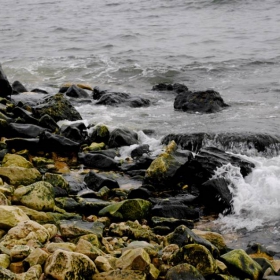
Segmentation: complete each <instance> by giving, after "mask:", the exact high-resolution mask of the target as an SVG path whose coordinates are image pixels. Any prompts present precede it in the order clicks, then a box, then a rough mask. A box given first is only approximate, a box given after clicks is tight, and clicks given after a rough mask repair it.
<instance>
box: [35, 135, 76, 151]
mask: <svg viewBox="0 0 280 280" xmlns="http://www.w3.org/2000/svg"><path fill="white" fill-rule="evenodd" d="M40 145H41V146H42V147H44V150H45V151H52V152H60V153H61V152H76V153H77V152H78V150H79V148H80V143H78V142H75V141H72V140H70V139H68V138H66V137H63V136H60V135H56V134H52V133H50V132H47V131H44V132H43V133H41V134H40Z"/></svg>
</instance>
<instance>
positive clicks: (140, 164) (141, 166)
mask: <svg viewBox="0 0 280 280" xmlns="http://www.w3.org/2000/svg"><path fill="white" fill-rule="evenodd" d="M153 160H154V159H153V158H151V157H146V156H143V157H141V158H138V159H137V160H135V161H133V162H132V163H123V165H122V166H121V170H122V171H124V172H126V173H127V174H133V171H137V170H138V171H140V170H145V172H146V169H147V168H148V167H149V166H150V165H151V163H152V162H153ZM144 175H145V174H144Z"/></svg>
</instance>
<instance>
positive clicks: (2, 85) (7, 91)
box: [0, 64, 13, 98]
mask: <svg viewBox="0 0 280 280" xmlns="http://www.w3.org/2000/svg"><path fill="white" fill-rule="evenodd" d="M12 92H13V89H12V87H11V85H10V83H9V81H8V79H7V76H6V75H5V73H4V71H3V69H2V66H1V64H0V97H3V98H7V97H11V94H12Z"/></svg>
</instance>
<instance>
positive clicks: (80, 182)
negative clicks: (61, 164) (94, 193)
mask: <svg viewBox="0 0 280 280" xmlns="http://www.w3.org/2000/svg"><path fill="white" fill-rule="evenodd" d="M63 177H64V179H65V180H66V181H67V182H68V184H69V191H68V192H69V194H70V195H77V194H78V193H79V192H80V191H82V190H84V189H86V188H87V187H86V185H85V183H84V175H80V174H78V173H77V172H75V174H71V173H70V174H64V175H63Z"/></svg>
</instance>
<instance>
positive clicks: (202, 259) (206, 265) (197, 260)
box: [180, 244, 217, 276]
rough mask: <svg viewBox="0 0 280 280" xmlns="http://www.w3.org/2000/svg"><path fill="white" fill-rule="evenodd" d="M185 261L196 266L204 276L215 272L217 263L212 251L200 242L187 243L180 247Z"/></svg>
mask: <svg viewBox="0 0 280 280" xmlns="http://www.w3.org/2000/svg"><path fill="white" fill-rule="evenodd" d="M180 251H181V253H182V254H183V258H184V262H186V263H188V264H191V265H192V266H194V267H195V268H196V269H197V270H198V271H199V272H200V273H201V274H202V275H203V276H209V275H211V274H214V273H215V271H216V269H217V265H216V262H215V259H214V258H213V256H212V254H211V253H210V251H209V250H208V249H207V248H206V247H204V246H202V245H199V244H190V245H186V246H184V247H183V248H181V249H180Z"/></svg>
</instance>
